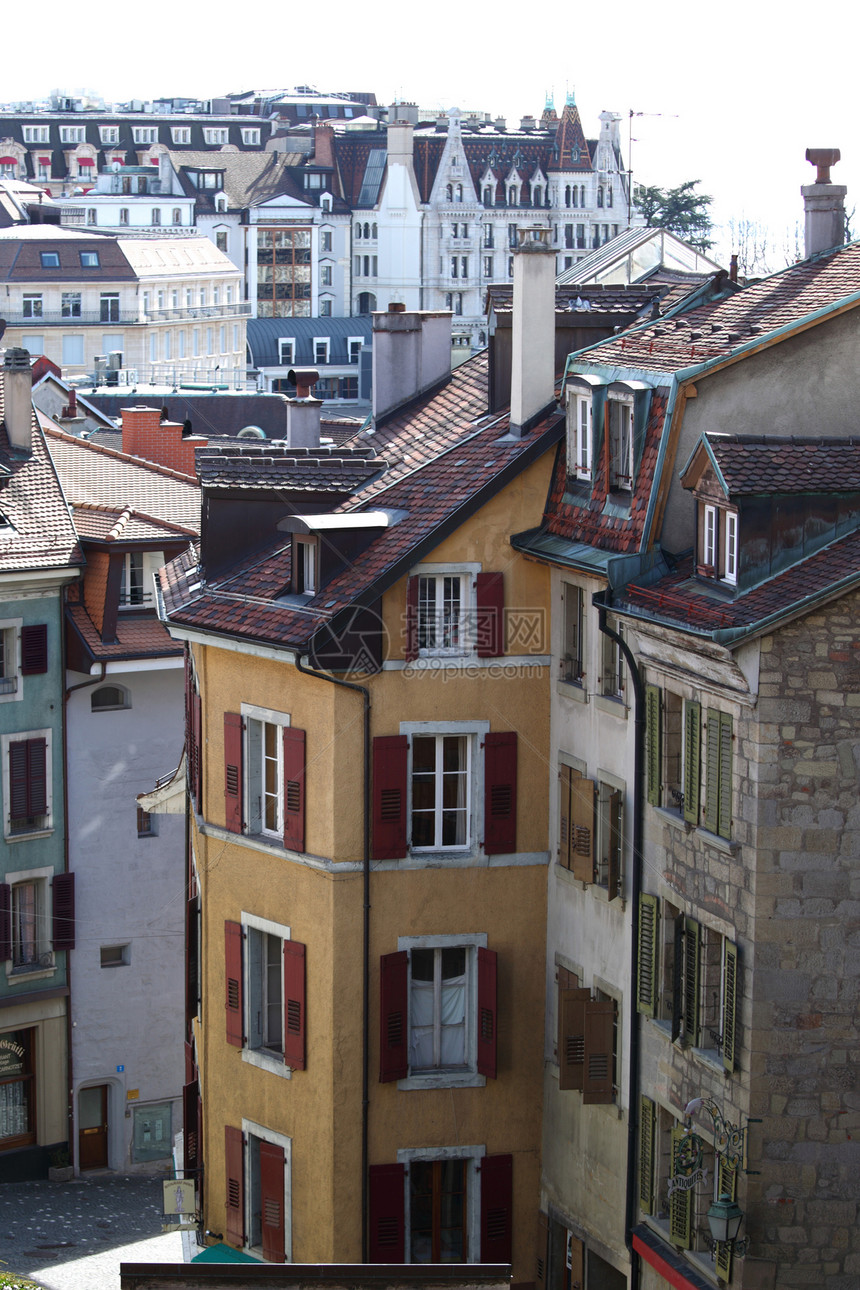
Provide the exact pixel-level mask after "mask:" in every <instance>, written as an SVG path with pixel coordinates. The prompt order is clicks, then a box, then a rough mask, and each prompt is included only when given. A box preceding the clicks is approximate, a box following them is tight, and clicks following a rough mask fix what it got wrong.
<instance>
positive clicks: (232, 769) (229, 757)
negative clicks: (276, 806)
mask: <svg viewBox="0 0 860 1290" xmlns="http://www.w3.org/2000/svg"><path fill="white" fill-rule="evenodd" d="M243 791H244V790H243V785H242V718H241V716H240V714H239V713H238V712H225V713H224V823H225V825H226V827H227V828H228V829H229V830H230V832H231V833H241V832H242V797H243Z"/></svg>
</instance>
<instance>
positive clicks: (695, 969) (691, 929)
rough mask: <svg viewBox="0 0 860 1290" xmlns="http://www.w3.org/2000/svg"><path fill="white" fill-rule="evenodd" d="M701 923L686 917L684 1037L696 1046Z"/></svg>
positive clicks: (697, 1035) (697, 1036)
mask: <svg viewBox="0 0 860 1290" xmlns="http://www.w3.org/2000/svg"><path fill="white" fill-rule="evenodd" d="M699 940H700V934H699V924H698V923H697V922H696V920H695V919H694V918H685V919H684V1002H683V1011H684V1039H685V1040H686V1042H687V1043H688V1044H692V1045H693V1047H695V1046H696V1044H697V1042H698V1038H699Z"/></svg>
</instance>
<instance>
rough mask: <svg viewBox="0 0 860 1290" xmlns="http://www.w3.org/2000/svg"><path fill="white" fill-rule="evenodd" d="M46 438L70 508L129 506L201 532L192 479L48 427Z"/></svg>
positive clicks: (170, 525) (164, 526)
mask: <svg viewBox="0 0 860 1290" xmlns="http://www.w3.org/2000/svg"><path fill="white" fill-rule="evenodd" d="M47 441H48V447H49V449H50V452H51V456H52V458H53V460H54V464H55V465H56V468H57V473H58V475H59V476H60V479H61V480H62V482H63V488H64V489H65V492H66V496H67V497H68V498H69V501H70V502H71V503H72V504H73V505H74V506H75V507H81V506H84V505H87V504H89V505H92V506H95V507H104V508H106V509H108V510H113V511H114V512H116V513H117V514H121V513H122V512H123V511H125V510H126V509H128V510H130V511H131V512H133V513H134V514H138V515H140V516H141V517H142V518H143V520H144V521H151V522H153V523H155V524H158V525H159V527H160V529H161V530H162V531H165V530H167V531H173V532H178V533H181V534H196V533H199V532H200V489H199V487H198V485H197V482H196V480H193V479H189V478H188V476H187V475H180V474H179V473H178V472H177V471H175V470H169V469H168V468H167V467H166V466H158V465H155V464H154V463H152V462H145V461H142V460H141V459H140V458H139V457H130V456H127V455H126V454H124V453H121V452H114V451H113V450H112V449H111V448H102V447H100V446H98V445H96V444H92V443H90V442H89V441H87V440H85V439H76V438H75V437H74V435H68V434H65V433H64V432H63V431H61V430H49V431H48V433H47ZM126 536H128V535H126Z"/></svg>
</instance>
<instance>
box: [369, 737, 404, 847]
mask: <svg viewBox="0 0 860 1290" xmlns="http://www.w3.org/2000/svg"><path fill="white" fill-rule="evenodd" d="M408 757H409V740H408V739H407V737H406V735H377V737H376V738H375V739H374V741H373V858H374V860H400V859H401V858H402V857H403V856H405V855H406V850H407V847H408V841H407V835H406V764H407V760H408Z"/></svg>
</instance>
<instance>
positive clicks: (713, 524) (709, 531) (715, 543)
mask: <svg viewBox="0 0 860 1290" xmlns="http://www.w3.org/2000/svg"><path fill="white" fill-rule="evenodd" d="M719 534H720V528H719V524H718V522H717V508H716V506H711V505H708V504H706V505H705V508H704V514H703V517H702V564H704V565H707V566H708V567H709V568H712V569H714V570H716V567H717V551H718V548H719Z"/></svg>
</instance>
